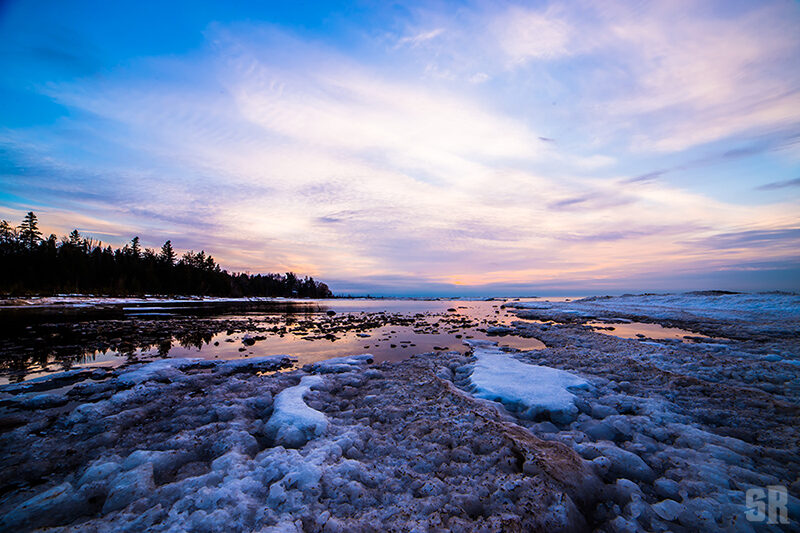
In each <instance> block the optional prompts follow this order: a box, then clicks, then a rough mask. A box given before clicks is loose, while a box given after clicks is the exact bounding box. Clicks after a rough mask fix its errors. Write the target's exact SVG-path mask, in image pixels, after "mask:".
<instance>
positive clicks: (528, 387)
mask: <svg viewBox="0 0 800 533" xmlns="http://www.w3.org/2000/svg"><path fill="white" fill-rule="evenodd" d="M467 343H468V344H470V345H472V346H473V348H474V352H473V355H474V356H475V357H476V359H477V360H476V362H475V366H474V368H473V371H472V375H471V376H470V381H471V383H472V386H473V394H474V395H475V396H477V397H479V398H484V399H487V400H494V401H499V402H502V403H503V404H504V405H506V406H508V407H510V408H511V409H513V410H514V411H519V412H521V413H522V414H523V416H524V417H525V418H530V419H535V418H538V417H539V416H541V415H543V414H547V415H549V417H550V418H551V419H553V420H554V421H557V422H560V423H567V422H570V421H572V420H574V419H575V417H576V416H577V415H578V408H577V407H575V401H574V400H575V395H574V394H572V393H571V392H570V391H569V390H568V389H570V388H583V389H586V388H588V387H589V383H588V382H587V381H586V380H584V379H583V378H580V377H578V376H575V375H574V374H570V373H569V372H565V371H563V370H558V369H556V368H550V367H546V366H538V365H530V364H526V363H523V362H521V361H519V360H517V359H515V358H513V357H512V356H511V355H509V354H508V353H506V352H503V351H501V350H500V349H498V348H497V345H496V344H494V343H488V342H481V341H478V342H476V341H467Z"/></svg>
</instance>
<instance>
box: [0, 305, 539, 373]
mask: <svg viewBox="0 0 800 533" xmlns="http://www.w3.org/2000/svg"><path fill="white" fill-rule="evenodd" d="M504 302H505V300H491V301H470V300H408V299H402V300H370V299H336V300H318V301H314V300H311V301H304V302H302V303H298V304H297V305H290V306H288V307H287V304H285V303H282V304H281V308H279V309H277V310H274V311H266V312H265V311H249V312H243V313H242V312H239V313H230V312H223V313H221V314H218V315H216V316H213V317H211V318H209V317H208V316H203V317H202V318H200V317H201V316H202V315H207V314H208V310H203V312H202V313H201V314H199V316H198V317H197V318H196V319H193V318H192V316H191V315H192V313H193V309H195V308H194V307H192V306H178V307H176V306H163V305H150V306H146V305H141V306H126V307H123V308H121V309H115V310H114V313H115V315H114V319H113V320H104V319H98V318H96V317H93V318H94V320H91V321H86V320H81V321H77V322H76V321H75V319H71V320H63V321H62V322H58V321H51V322H50V323H46V324H42V323H36V324H34V325H29V326H27V327H26V328H25V329H24V330H23V331H24V332H25V334H24V335H22V336H21V337H20V338H18V339H11V344H12V346H11V348H12V349H13V348H16V349H18V350H19V349H22V350H25V352H26V353H27V354H28V357H26V358H25V359H20V358H19V357H17V358H16V359H14V360H13V364H11V363H9V364H7V365H6V367H4V369H3V372H2V375H0V383H7V382H9V381H20V380H27V379H31V378H35V377H39V376H42V375H46V374H48V373H53V372H58V371H62V370H64V369H67V368H72V369H74V368H90V367H98V366H106V367H113V366H119V365H122V364H125V363H129V362H136V361H143V360H152V359H155V358H158V357H196V358H204V359H239V358H243V357H260V356H266V355H276V354H287V355H292V356H294V357H296V358H297V359H298V365H303V364H306V363H310V362H314V361H320V360H324V359H329V358H331V357H339V356H342V355H351V354H361V353H370V354H372V355H373V356H374V357H375V359H376V361H400V360H403V359H405V358H408V357H410V356H412V355H414V354H418V353H425V352H434V351H439V350H456V351H460V352H465V351H466V350H467V349H468V348H467V346H466V345H465V344H464V341H465V340H467V339H488V340H493V341H496V342H498V344H500V345H501V346H506V347H509V348H513V349H517V350H522V351H527V350H537V349H542V348H544V347H545V345H544V344H543V343H542V342H541V341H539V340H537V339H532V338H523V337H517V336H513V335H504V336H490V335H488V334H487V332H486V330H487V329H488V328H491V327H497V326H503V325H509V324H510V323H511V322H513V321H515V320H517V318H516V316H515V315H513V314H511V313H509V312H507V311H506V310H505V309H502V307H501V306H502V304H503V303H504ZM120 312H121V313H123V314H124V316H119V313H120ZM329 313H330V314H329ZM187 314H188V315H189V316H188V317H187V316H186V315H187ZM331 315H332V316H331ZM50 318H51V319H52V317H50ZM195 322H196V324H197V329H196V331H195V330H193V329H192V324H194V323H195ZM232 324H235V325H236V327H232ZM177 326H180V328H179V329H180V330H181V332H180V334H172V333H170V331H171V330H172V329H174V328H175V327H177ZM93 327H102V328H104V329H103V330H102V331H103V335H102V336H103V338H107V339H109V341H108V342H107V343H106V344H108V345H109V346H108V347H106V346H104V347H103V348H101V349H96V348H92V345H93V343H96V340H97V338H98V337H100V336H99V335H97V334H96V333H95V330H94V329H92V328H93ZM82 328H83V329H82ZM320 328H322V329H320ZM232 329H234V330H235V331H231V330H232ZM75 330H79V331H83V333H81V334H80V335H77V334H75ZM161 331H163V332H164V334H163V335H161V334H159V333H160V332H161ZM247 338H251V339H257V340H255V342H253V343H250V344H245V343H244V341H245V340H246V339H247ZM26 339H30V342H29V345H26ZM51 339H52V340H51ZM55 339H58V340H55ZM14 344H16V345H17V346H13V345H14ZM6 351H7V350H2V352H3V353H4V354H5V352H6Z"/></svg>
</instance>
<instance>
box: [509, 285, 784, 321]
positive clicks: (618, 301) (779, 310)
mask: <svg viewBox="0 0 800 533" xmlns="http://www.w3.org/2000/svg"><path fill="white" fill-rule="evenodd" d="M547 305H548V306H547V307H544V306H543V305H542V303H541V302H534V303H527V302H513V303H508V304H506V306H507V307H515V308H518V309H531V310H538V311H545V310H548V311H553V312H554V313H555V312H561V313H569V314H576V313H577V314H579V315H581V316H587V315H594V316H610V315H613V314H615V313H618V312H619V314H623V315H624V314H629V315H631V314H632V315H641V316H647V317H650V318H656V319H684V318H686V317H687V316H691V317H693V318H704V319H713V320H741V319H748V318H751V319H752V318H754V317H758V318H759V319H761V320H766V321H769V322H782V321H786V320H790V321H793V322H797V321H800V295H798V294H793V293H749V294H748V293H744V294H739V293H737V294H726V293H719V292H714V291H708V292H688V293H678V294H636V295H631V294H626V295H624V296H614V297H611V296H599V297H597V296H595V297H590V298H584V299H582V300H575V301H572V302H569V303H563V302H548V304H547ZM576 308H577V309H576Z"/></svg>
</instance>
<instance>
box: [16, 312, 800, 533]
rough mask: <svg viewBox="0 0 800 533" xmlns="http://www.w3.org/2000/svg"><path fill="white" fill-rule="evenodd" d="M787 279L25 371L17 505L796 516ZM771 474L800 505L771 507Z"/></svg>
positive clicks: (571, 524) (445, 525)
mask: <svg viewBox="0 0 800 533" xmlns="http://www.w3.org/2000/svg"><path fill="white" fill-rule="evenodd" d="M703 298H708V297H705V296H704V297H703ZM770 301H772V302H773V304H772V305H773V308H774V309H772V308H769V307H768V306H766V304H765V303H764V302H763V301H762V302H761V306H760V307H759V311H758V312H754V311H752V307H753V306H752V302H749V303H748V302H742V301H740V302H739V307H738V308H736V309H734V310H733V311H731V310H728V311H725V312H726V313H727V315H725V316H722V315H721V313H722V311H720V308H721V305H718V306H717V309H716V311H713V312H712V311H708V309H709V307H708V303H707V302H706V303H703V304H702V305H700V304H697V303H696V301H695V304H696V306H697V309H695V310H694V311H693V312H689V311H687V306H686V305H685V304H684V305H682V306H681V307H676V306H675V305H673V310H672V311H669V312H667V311H665V309H666V308H667V307H668V305H667V304H664V305H662V306H658V305H656V304H655V303H653V302H652V301H651V302H648V303H647V305H649V306H650V309H651V311H649V312H648V311H646V309H645V310H644V311H643V309H644V307H643V304H641V302H639V303H637V304H636V305H637V307H636V310H635V312H633V311H631V312H628V311H626V309H630V308H629V307H628V308H626V307H625V306H626V305H628V304H627V303H623V304H620V305H617V304H615V303H614V302H608V301H605V302H603V306H604V307H603V308H602V309H599V308H598V307H597V306H596V304H594V303H593V302H592V301H591V300H589V301H586V302H577V303H576V302H569V303H548V304H546V306H543V305H539V308H533V307H527V308H525V306H522V305H520V306H519V307H518V308H516V311H515V312H516V313H517V314H518V316H519V318H520V320H518V321H517V322H514V324H513V326H510V327H511V330H512V333H513V334H515V335H523V336H529V337H535V338H537V339H540V340H541V341H543V342H544V343H545V344H546V345H547V348H546V349H543V350H535V351H530V352H515V351H511V350H505V349H500V348H498V347H497V345H495V344H494V343H491V342H488V341H485V340H484V341H474V340H466V339H464V341H465V342H466V343H467V344H468V346H466V348H467V350H468V351H466V353H459V352H452V351H451V352H437V353H427V354H419V355H416V356H414V357H412V358H410V359H407V360H405V361H401V362H397V363H388V362H384V363H376V362H374V361H372V358H371V357H370V356H368V355H362V356H355V357H354V356H346V357H343V358H339V359H332V360H328V361H321V362H318V363H314V364H309V365H305V366H303V367H302V368H296V367H292V365H293V359H292V358H291V357H289V356H272V357H264V358H249V359H242V360H235V361H209V360H201V359H169V358H168V359H163V360H158V361H155V362H149V363H134V364H130V365H128V366H125V367H122V368H117V369H98V370H76V371H72V372H69V373H66V374H62V375H60V376H59V375H56V376H51V377H50V378H48V379H42V380H39V381H33V382H26V383H23V384H13V385H7V386H4V387H2V388H0V431H2V432H1V433H0V446H2V448H3V449H4V450H7V451H6V452H5V453H4V454H3V455H2V457H1V458H0V472H2V480H3V486H2V489H1V490H2V496H0V516H2V519H0V528H2V529H4V530H10V529H13V530H35V529H40V528H48V530H58V531H107V530H111V529H113V530H119V531H134V530H155V531H179V530H191V531H453V530H455V531H500V530H502V531H587V530H598V531H720V530H725V531H762V530H763V531H773V530H774V531H785V530H789V531H796V530H798V529H799V528H798V516H800V500H798V495H800V452H798V450H800V430H799V429H798V428H800V407H799V406H798V390H799V389H798V387H800V365H798V363H797V360H798V357H797V352H796V347H797V335H796V331H797V330H796V329H794V330H793V329H792V328H794V327H795V320H797V315H798V314H799V313H800V309H796V308H795V307H793V304H792V301H788V303H787V301H786V300H782V299H780V298H777V299H776V298H772V299H771V300H770ZM734 303H735V302H734ZM512 305H515V304H512ZM670 305H672V304H670ZM726 305H728V303H727V302H726ZM612 306H613V307H612ZM730 306H733V304H730ZM733 307H735V306H733ZM778 308H782V310H781V309H778ZM703 309H705V310H706V311H703ZM771 309H772V310H771ZM670 313H672V314H670ZM576 314H580V315H581V316H580V317H579V318H578V319H576V316H575V315H576ZM598 318H605V319H608V318H612V319H619V320H633V319H634V318H635V319H637V320H649V321H655V322H661V321H664V320H674V321H677V320H680V321H681V324H682V325H683V326H684V327H686V328H687V329H691V330H692V331H696V332H697V333H698V334H703V335H711V334H714V337H717V338H715V339H713V340H711V341H701V342H695V341H691V340H689V341H684V342H682V341H669V340H656V339H647V338H644V339H640V338H636V339H626V338H619V337H615V336H613V335H610V334H609V331H608V330H596V329H594V328H593V327H592V326H590V325H588V322H589V321H591V320H596V319H598ZM412 319H413V317H412ZM778 330H779V331H780V333H778V334H774V335H773V334H769V335H768V332H775V331H778ZM732 331H738V332H739V334H738V336H729V337H726V338H720V337H722V335H721V334H722V333H729V332H732ZM611 333H613V331H612V332H611ZM343 355H346V354H343ZM287 368H288V369H289V370H284V369H287ZM766 487H785V488H786V491H787V496H786V500H787V502H786V517H787V520H788V523H786V524H769V523H767V521H766V520H759V519H758V518H759V517H758V516H755V520H753V518H754V515H752V513H751V512H750V513H749V511H752V509H751V508H748V506H747V501H746V498H745V494H746V492H747V490H748V489H759V488H761V489H763V488H766ZM49 528H52V529H49Z"/></svg>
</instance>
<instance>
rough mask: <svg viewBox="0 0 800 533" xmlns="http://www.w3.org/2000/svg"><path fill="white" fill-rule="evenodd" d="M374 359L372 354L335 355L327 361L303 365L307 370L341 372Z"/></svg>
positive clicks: (319, 372) (325, 372) (356, 367)
mask: <svg viewBox="0 0 800 533" xmlns="http://www.w3.org/2000/svg"><path fill="white" fill-rule="evenodd" d="M373 360H374V358H373V356H372V354H368V353H365V354H361V355H347V356H344V357H334V358H332V359H326V360H325V361H318V362H316V363H309V364H307V365H305V366H304V367H303V370H306V371H307V372H314V373H316V374H339V373H342V372H350V371H352V370H357V369H358V368H359V367H360V366H361V365H365V364H368V363H371V362H372V361H373Z"/></svg>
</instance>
